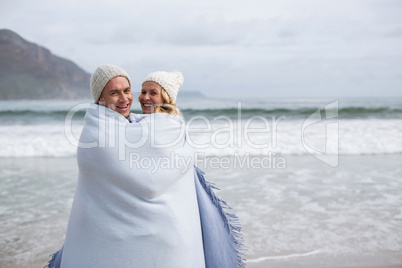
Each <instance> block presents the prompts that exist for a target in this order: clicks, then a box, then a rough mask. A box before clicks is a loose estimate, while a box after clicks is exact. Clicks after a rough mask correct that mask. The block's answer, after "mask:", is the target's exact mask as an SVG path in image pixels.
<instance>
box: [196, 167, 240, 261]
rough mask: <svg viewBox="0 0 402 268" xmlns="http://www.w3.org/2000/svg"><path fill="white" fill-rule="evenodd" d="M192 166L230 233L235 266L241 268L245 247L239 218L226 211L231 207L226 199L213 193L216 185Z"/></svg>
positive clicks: (216, 188)
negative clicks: (235, 256) (235, 258)
mask: <svg viewBox="0 0 402 268" xmlns="http://www.w3.org/2000/svg"><path fill="white" fill-rule="evenodd" d="M194 168H195V171H196V172H197V176H198V178H199V181H200V183H201V184H202V186H203V187H204V188H205V190H206V192H207V193H208V195H209V196H210V198H211V200H212V202H213V203H214V205H215V206H216V207H217V208H218V209H219V212H220V214H221V216H222V218H223V219H224V222H225V227H226V228H227V229H228V231H229V233H230V235H231V236H232V238H233V242H234V245H235V251H236V255H237V266H238V267H241V268H243V267H246V265H245V261H246V259H245V256H246V254H245V251H246V249H245V248H244V238H243V233H242V228H241V225H240V220H239V218H238V217H237V216H236V215H235V214H234V213H229V212H227V211H226V210H229V209H232V207H231V206H229V204H228V203H227V202H226V201H224V200H222V199H220V198H219V197H218V196H217V195H216V194H215V192H214V190H220V189H219V188H218V187H216V186H215V184H214V183H211V182H208V181H207V180H206V179H205V178H204V172H203V171H202V170H201V169H199V168H198V167H196V166H194Z"/></svg>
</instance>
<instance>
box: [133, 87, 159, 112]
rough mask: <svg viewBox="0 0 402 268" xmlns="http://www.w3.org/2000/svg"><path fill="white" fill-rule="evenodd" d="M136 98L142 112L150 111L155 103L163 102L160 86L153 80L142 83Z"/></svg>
mask: <svg viewBox="0 0 402 268" xmlns="http://www.w3.org/2000/svg"><path fill="white" fill-rule="evenodd" d="M138 100H139V101H140V104H141V108H142V113H143V114H150V113H152V112H153V110H154V106H155V105H157V104H163V98H162V87H161V86H160V85H159V84H158V83H155V82H151V81H147V82H145V83H144V84H142V90H141V93H140V96H139V97H138Z"/></svg>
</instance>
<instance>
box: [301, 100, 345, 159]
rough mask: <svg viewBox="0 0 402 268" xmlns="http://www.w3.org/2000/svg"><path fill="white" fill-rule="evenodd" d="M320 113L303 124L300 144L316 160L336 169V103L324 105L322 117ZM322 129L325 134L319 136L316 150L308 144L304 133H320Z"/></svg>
mask: <svg viewBox="0 0 402 268" xmlns="http://www.w3.org/2000/svg"><path fill="white" fill-rule="evenodd" d="M321 113H322V111H321V109H320V110H317V111H316V112H315V113H313V114H312V115H310V116H309V117H308V118H307V119H306V120H305V121H304V122H303V125H302V133H301V139H302V144H303V147H304V148H305V149H306V151H307V152H308V153H309V154H311V155H312V156H313V157H315V158H316V159H318V160H320V161H321V162H323V163H325V164H327V165H329V166H331V167H337V166H338V164H339V122H338V121H336V120H335V119H336V118H338V101H334V102H331V103H329V104H327V105H325V107H324V111H323V113H324V114H325V116H323V117H322V116H321ZM322 128H324V131H325V133H323V134H324V135H322V136H320V141H319V142H321V143H320V144H321V146H320V147H321V148H317V146H315V147H314V146H313V145H312V144H310V143H311V141H309V142H308V141H307V140H308V139H307V136H308V134H306V132H308V131H314V130H315V131H316V132H320V131H322V130H321V129H322ZM321 137H322V138H321ZM319 142H318V143H319ZM322 144H323V145H322Z"/></svg>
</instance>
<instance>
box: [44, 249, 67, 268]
mask: <svg viewBox="0 0 402 268" xmlns="http://www.w3.org/2000/svg"><path fill="white" fill-rule="evenodd" d="M62 250H63V248H61V249H60V250H58V251H56V252H55V253H53V254H51V255H49V257H50V260H49V261H48V262H47V264H46V266H45V267H43V268H59V267H60V257H59V258H57V257H58V256H57V255H58V254H61V253H62Z"/></svg>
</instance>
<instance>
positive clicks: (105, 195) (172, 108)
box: [47, 65, 244, 268]
mask: <svg viewBox="0 0 402 268" xmlns="http://www.w3.org/2000/svg"><path fill="white" fill-rule="evenodd" d="M90 84H91V90H92V95H93V97H94V102H95V103H94V104H91V106H90V107H89V108H88V109H87V111H86V115H85V125H84V128H83V130H82V133H81V136H80V144H79V146H78V149H77V162H78V167H79V175H78V181H77V188H76V192H75V196H74V202H73V205H72V209H71V214H70V219H69V222H68V227H67V232H66V237H65V241H64V245H63V247H62V249H61V250H59V251H58V252H56V253H55V254H53V255H52V259H51V260H50V261H49V263H48V264H47V267H50V268H52V267H67V268H69V267H73V268H79V267H96V268H102V267H140V268H148V267H149V268H154V267H155V268H158V267H163V268H165V267H166V268H169V267H175V268H176V267H177V268H181V267H182V268H193V267H200V268H201V267H211V268H212V267H217V268H226V267H228V268H230V267H244V259H243V252H242V248H241V247H242V237H241V230H240V227H239V224H238V222H237V218H236V217H235V216H234V215H233V214H230V213H226V212H225V210H224V209H226V208H228V206H227V205H226V203H225V202H224V201H223V200H221V199H219V198H218V197H217V196H216V195H215V193H214V191H213V189H214V187H213V186H212V185H211V184H210V183H208V182H207V181H206V180H205V179H204V176H203V172H202V171H201V170H199V169H198V168H197V167H195V166H194V153H193V148H191V147H190V146H189V144H188V143H187V142H186V133H185V123H184V121H183V119H182V118H181V116H180V111H179V110H178V108H177V107H176V104H175V102H176V98H177V93H178V91H179V87H180V86H181V85H182V84H183V75H182V74H181V73H180V72H171V73H169V72H154V73H151V74H149V75H148V76H147V77H146V79H145V80H144V82H143V84H142V90H141V92H140V95H139V97H138V100H139V102H140V104H141V108H142V111H143V114H132V113H130V107H131V104H132V101H133V96H132V93H131V81H130V78H129V76H128V75H127V73H126V72H125V71H124V70H123V69H122V68H120V67H117V66H114V65H101V66H100V67H98V68H97V69H96V71H95V72H94V73H93V75H92V77H91V83H90ZM89 145H90V146H89ZM172 154H174V155H175V156H176V158H175V159H177V158H180V159H185V160H186V161H187V162H188V163H190V164H189V165H186V166H185V168H183V166H179V165H177V163H173V162H172V161H171V162H166V161H165V162H164V163H165V165H158V166H157V167H150V165H149V163H151V162H154V163H156V160H157V159H159V160H160V159H165V160H166V159H171V160H173V159H172V157H171V156H172ZM132 155H135V156H136V159H133V158H132ZM133 160H135V161H136V163H133ZM158 163H160V162H158Z"/></svg>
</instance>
